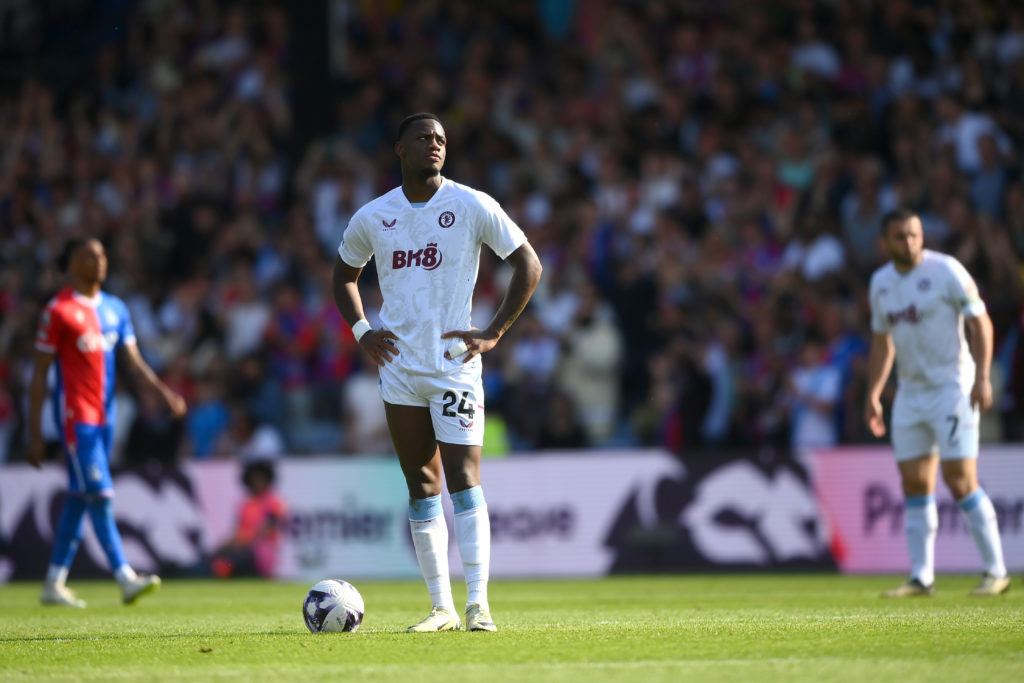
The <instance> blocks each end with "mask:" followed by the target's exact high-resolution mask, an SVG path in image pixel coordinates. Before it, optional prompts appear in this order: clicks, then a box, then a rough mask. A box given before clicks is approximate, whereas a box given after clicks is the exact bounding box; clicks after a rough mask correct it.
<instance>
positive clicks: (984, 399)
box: [971, 379, 992, 412]
mask: <svg viewBox="0 0 1024 683" xmlns="http://www.w3.org/2000/svg"><path fill="white" fill-rule="evenodd" d="M971 405H972V406H978V409H979V410H980V411H981V412H985V411H986V410H988V409H989V408H991V407H992V382H990V381H989V380H987V379H979V380H975V382H974V388H973V389H971Z"/></svg>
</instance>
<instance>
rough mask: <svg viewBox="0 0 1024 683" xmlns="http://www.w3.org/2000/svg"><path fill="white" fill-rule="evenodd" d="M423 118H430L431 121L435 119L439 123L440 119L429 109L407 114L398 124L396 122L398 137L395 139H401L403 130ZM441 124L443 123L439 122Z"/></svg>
mask: <svg viewBox="0 0 1024 683" xmlns="http://www.w3.org/2000/svg"><path fill="white" fill-rule="evenodd" d="M423 119H431V120H433V121H437V122H438V123H441V119H439V118H437V115H436V114H431V113H430V112H429V111H421V112H419V113H417V114H409V115H408V116H406V117H405V118H404V119H402V122H401V123H400V124H398V138H397V139H398V140H401V139H402V135H403V134H405V131H406V130H407V129H408V128H409V126H411V125H412V124H413V123H415V122H416V121H422V120H423ZM441 125H442V126H443V125H444V124H441Z"/></svg>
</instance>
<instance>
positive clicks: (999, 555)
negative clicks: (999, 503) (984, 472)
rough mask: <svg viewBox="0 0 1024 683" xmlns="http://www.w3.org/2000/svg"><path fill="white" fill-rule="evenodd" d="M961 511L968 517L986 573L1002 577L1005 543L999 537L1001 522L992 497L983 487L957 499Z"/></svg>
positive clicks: (1004, 568) (968, 523)
mask: <svg viewBox="0 0 1024 683" xmlns="http://www.w3.org/2000/svg"><path fill="white" fill-rule="evenodd" d="M957 505H959V506H960V511H961V512H963V514H964V517H965V518H966V519H967V526H968V527H969V528H970V530H971V536H973V537H974V544H975V545H976V546H978V552H979V553H981V560H982V562H983V563H984V565H985V573H986V574H991V575H992V576H997V577H999V578H1002V577H1004V576H1006V565H1005V564H1004V563H1003V543H1002V541H1001V540H1000V538H999V523H998V519H997V518H996V509H995V508H994V507H993V506H992V499H991V498H989V497H988V494H987V493H985V491H984V490H983V489H980V488H979V489H976V490H975V491H974V493H970V494H968V495H967V496H965V497H963V498H961V499H960V500H959V501H957Z"/></svg>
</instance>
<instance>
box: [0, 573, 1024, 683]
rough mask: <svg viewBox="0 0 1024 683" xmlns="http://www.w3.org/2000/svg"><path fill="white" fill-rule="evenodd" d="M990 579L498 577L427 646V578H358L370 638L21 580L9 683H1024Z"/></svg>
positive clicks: (5, 620) (220, 604) (1010, 606)
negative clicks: (477, 622) (50, 595)
mask: <svg viewBox="0 0 1024 683" xmlns="http://www.w3.org/2000/svg"><path fill="white" fill-rule="evenodd" d="M976 580H977V579H976V578H975V577H949V576H943V577H940V580H939V583H938V584H937V585H938V587H939V593H938V595H937V596H936V597H934V598H916V599H909V600H903V601H885V600H881V599H879V598H878V593H879V591H881V590H883V589H885V588H889V587H891V586H893V585H895V584H896V583H898V582H899V581H900V579H899V578H894V577H868V578H864V577H838V576H822V575H787V576H762V575H751V576H671V577H669V576H658V577H616V578H610V579H602V580H588V581H568V580H566V581H504V580H502V581H493V582H492V585H491V604H492V608H493V609H492V613H493V614H494V617H495V620H496V621H497V623H498V627H499V629H500V630H499V631H498V633H467V632H457V633H430V634H407V633H404V632H403V631H404V628H405V627H406V626H408V625H410V624H412V623H415V622H416V621H419V620H420V619H421V618H422V617H423V616H424V615H425V614H426V612H427V611H428V609H429V604H428V603H427V598H426V590H425V588H424V587H423V585H422V583H421V582H419V581H416V582H412V581H410V582H371V581H361V582H356V585H357V587H358V588H359V590H360V591H361V592H362V594H363V597H364V598H365V599H366V605H367V612H366V618H365V620H364V622H363V626H362V628H360V630H359V631H358V632H357V633H353V634H326V635H312V634H310V633H308V632H307V631H306V628H305V626H304V625H303V622H302V616H301V605H302V600H303V598H304V597H305V593H306V590H307V589H308V587H309V586H308V585H306V584H289V583H266V582H256V581H229V582H216V581H170V582H167V583H165V585H164V586H163V589H162V590H161V591H160V592H158V593H156V594H155V595H152V596H149V597H147V598H145V599H143V600H142V601H140V603H139V604H138V605H135V606H133V607H124V606H122V605H121V604H120V603H119V593H118V591H117V588H116V586H115V585H114V583H113V582H112V581H107V582H75V583H74V584H73V585H74V588H75V589H76V590H77V591H78V594H79V595H80V596H81V597H83V598H85V599H86V600H88V601H89V608H88V609H86V610H68V609H61V608H44V607H41V606H40V605H39V604H38V602H37V600H38V593H39V586H38V585H37V584H10V585H7V586H2V587H0V680H4V681H11V680H20V679H64V680H117V679H121V680H134V679H140V680H141V679H145V680H183V679H188V680H214V679H239V680H257V681H265V680H274V681H286V680H304V681H309V680H329V679H335V680H346V681H347V680H352V681H362V680H381V681H385V680H386V681H415V680H420V681H459V680H473V681H487V682H488V683H489V682H491V681H530V682H531V683H537V682H539V681H588V682H593V681H635V680H643V681H683V680H699V681H701V682H702V683H703V682H704V681H717V680H724V681H736V680H757V681H758V682H759V683H763V682H767V681H787V682H788V681H794V680H796V681H825V680H834V681H872V683H879V682H880V681H894V680H898V681H900V682H901V683H906V682H910V681H929V682H934V681H985V682H986V683H991V682H993V681H1011V680H1012V681H1018V680H1022V678H1024V673H1022V672H1024V586H1021V585H1020V584H1021V581H1020V580H1019V579H1018V581H1017V585H1016V586H1015V587H1014V590H1011V591H1010V593H1008V594H1007V595H1004V596H1001V597H999V598H991V599H977V598H969V597H967V592H968V590H970V589H971V588H972V587H973V586H974V584H975V583H976ZM455 585H456V586H457V587H458V586H459V584H458V582H456V584H455ZM461 588H462V594H461V595H460V594H459V591H458V588H457V589H456V602H457V603H458V604H461V601H462V600H463V599H464V598H465V588H464V586H462V587H461Z"/></svg>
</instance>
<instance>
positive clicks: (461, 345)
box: [448, 339, 469, 360]
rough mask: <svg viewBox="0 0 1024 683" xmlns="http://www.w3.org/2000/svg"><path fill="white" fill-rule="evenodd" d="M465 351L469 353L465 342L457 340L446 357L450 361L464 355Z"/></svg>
mask: <svg viewBox="0 0 1024 683" xmlns="http://www.w3.org/2000/svg"><path fill="white" fill-rule="evenodd" d="M466 351H469V347H468V346H466V342H465V340H463V339H460V340H458V341H457V342H455V343H454V344H452V345H451V347H450V348H449V349H448V357H449V358H451V359H452V360H455V359H456V358H458V357H460V356H462V355H464V354H465V353H466Z"/></svg>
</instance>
